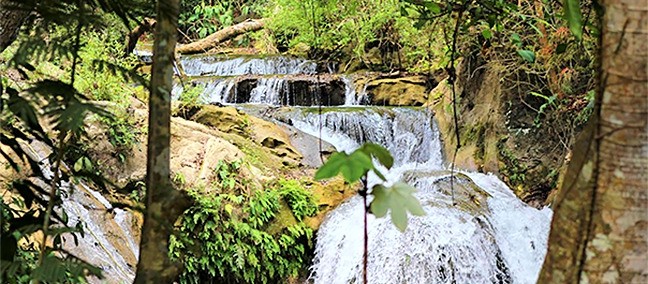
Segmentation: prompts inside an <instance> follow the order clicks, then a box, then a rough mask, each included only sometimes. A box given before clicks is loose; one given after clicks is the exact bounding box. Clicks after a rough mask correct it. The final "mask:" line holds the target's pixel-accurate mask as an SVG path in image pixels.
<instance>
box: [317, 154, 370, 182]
mask: <svg viewBox="0 0 648 284" xmlns="http://www.w3.org/2000/svg"><path fill="white" fill-rule="evenodd" d="M370 169H373V164H372V163H371V158H369V156H368V155H367V154H365V153H364V152H362V151H359V150H356V151H354V152H353V153H351V155H347V154H346V153H344V152H337V153H335V154H333V155H331V157H330V158H329V159H328V160H327V161H326V163H324V165H322V166H321V167H320V168H319V170H317V172H316V173H315V179H316V180H322V179H326V178H331V177H334V176H336V175H337V174H338V173H342V176H343V177H344V180H346V181H347V182H349V183H352V182H356V181H358V180H360V177H362V176H363V175H364V174H366V173H367V172H368V171H369V170H370Z"/></svg>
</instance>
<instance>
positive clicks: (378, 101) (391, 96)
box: [367, 76, 428, 106]
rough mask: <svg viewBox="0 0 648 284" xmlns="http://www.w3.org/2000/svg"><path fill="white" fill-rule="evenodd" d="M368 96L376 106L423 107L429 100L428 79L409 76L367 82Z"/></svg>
mask: <svg viewBox="0 0 648 284" xmlns="http://www.w3.org/2000/svg"><path fill="white" fill-rule="evenodd" d="M367 95H369V97H370V98H371V102H372V104H374V105H388V106H421V105H423V104H424V103H425V102H427V99H428V88H427V86H426V78H425V77H423V76H408V77H399V78H384V79H376V80H371V81H369V82H367Z"/></svg>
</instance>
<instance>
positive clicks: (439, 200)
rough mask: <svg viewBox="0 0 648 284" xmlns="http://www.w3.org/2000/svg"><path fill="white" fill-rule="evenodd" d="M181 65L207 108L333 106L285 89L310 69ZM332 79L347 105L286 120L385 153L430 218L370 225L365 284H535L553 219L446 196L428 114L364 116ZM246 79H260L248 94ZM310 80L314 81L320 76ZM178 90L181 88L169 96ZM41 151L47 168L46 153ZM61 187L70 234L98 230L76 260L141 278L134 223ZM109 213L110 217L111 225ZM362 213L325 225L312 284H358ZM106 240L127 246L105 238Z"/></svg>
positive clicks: (499, 186) (495, 197)
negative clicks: (78, 227) (79, 227)
mask: <svg viewBox="0 0 648 284" xmlns="http://www.w3.org/2000/svg"><path fill="white" fill-rule="evenodd" d="M181 63H182V67H183V69H184V72H186V74H188V75H190V76H191V77H190V78H189V80H190V81H191V83H192V84H201V85H203V86H204V90H203V91H202V97H203V100H205V101H206V102H207V103H225V104H237V103H254V104H268V105H273V106H285V105H300V104H302V105H304V104H305V105H307V106H310V105H315V104H316V103H317V102H324V101H326V100H325V98H324V97H323V96H322V94H319V96H322V97H319V98H318V99H317V100H315V99H313V98H312V97H313V96H315V94H314V93H313V92H312V90H311V89H309V87H308V85H304V84H302V85H300V84H301V83H297V84H296V83H291V82H293V81H290V80H294V78H296V77H294V76H297V77H299V80H302V79H304V78H302V77H305V79H304V80H310V81H309V82H312V80H314V77H313V76H314V74H315V72H317V70H318V66H317V64H315V63H313V62H310V61H307V60H302V59H290V58H285V57H270V58H264V59H260V58H248V57H240V58H225V59H223V58H216V57H191V58H184V59H183V60H182V61H181ZM331 71H333V70H329V72H331ZM328 75H329V76H332V77H331V78H333V79H330V78H329V79H328V80H329V81H327V84H334V81H335V80H339V81H341V82H342V83H340V84H341V85H342V86H343V87H344V90H343V91H342V92H341V94H342V98H337V97H333V96H332V95H330V94H324V95H328V96H329V97H328V101H327V102H329V104H331V105H345V106H344V107H330V108H327V109H326V110H325V111H324V112H323V113H322V115H321V116H320V115H318V113H319V111H314V110H313V108H308V107H295V108H292V111H291V112H288V113H287V114H286V117H285V118H284V119H286V120H288V121H289V122H290V123H291V124H292V125H293V126H294V127H296V128H297V129H300V130H301V131H303V132H305V133H307V134H311V135H313V136H320V135H321V138H322V139H323V140H325V141H327V142H328V143H330V144H332V145H334V146H335V147H336V148H337V149H338V150H339V151H352V150H354V149H355V148H356V147H358V146H359V145H361V144H362V143H364V142H375V143H379V144H381V145H383V146H385V147H386V148H387V149H389V150H390V152H391V153H392V154H393V155H394V157H395V166H394V167H393V168H392V169H391V170H390V171H389V174H388V175H387V177H388V179H389V181H390V182H395V181H405V182H407V183H409V184H411V185H413V186H415V187H416V188H417V189H418V193H417V194H416V197H417V198H418V199H419V200H420V201H421V203H422V205H423V206H424V210H425V211H426V213H427V215H426V216H423V217H411V216H410V220H409V225H408V228H407V230H406V231H405V232H404V233H401V232H400V231H398V230H397V229H396V228H395V226H393V225H392V224H391V223H390V221H389V219H388V218H381V219H376V218H374V217H373V216H369V251H370V254H369V260H368V275H369V283H371V284H378V283H416V284H418V283H520V284H526V283H535V280H536V279H537V276H538V273H539V270H540V267H541V266H542V261H543V259H544V254H545V251H546V242H547V236H548V232H549V226H550V220H551V215H552V212H551V211H550V210H549V209H543V210H536V209H534V208H531V207H529V206H527V205H526V204H524V203H523V202H521V201H520V200H519V199H518V198H517V197H516V196H515V195H514V194H513V193H512V191H511V190H510V189H509V188H507V187H506V185H505V184H504V183H503V182H501V181H500V180H499V179H498V178H497V177H495V176H494V175H490V174H481V173H473V172H461V173H460V174H459V175H457V178H456V179H455V186H454V188H453V189H454V190H451V189H450V186H449V180H450V178H451V175H450V173H449V171H448V170H447V166H446V165H447V164H446V163H445V161H444V157H443V155H442V141H441V138H440V137H439V131H438V129H437V128H436V125H435V122H434V118H433V115H432V113H431V112H430V111H428V110H426V109H423V108H418V109H417V108H406V107H398V108H397V107H393V108H388V107H374V106H364V105H363V104H366V103H367V99H366V90H364V89H365V87H363V86H356V84H355V83H354V78H353V76H350V75H338V74H328ZM246 76H248V77H246ZM250 76H257V77H255V78H254V79H253V83H249V86H248V87H241V84H242V83H241V82H244V81H245V80H248V79H249V78H250ZM290 76H293V77H290ZM291 78H292V79H291ZM315 80H317V82H318V83H319V80H320V78H316V79H315ZM300 82H302V81H300ZM332 82H333V83H332ZM185 83H187V82H185ZM329 89H331V88H329ZM183 91H184V90H183V87H182V85H181V84H176V85H175V87H174V90H173V92H174V96H176V97H177V96H178V95H179V94H180V92H183ZM297 93H300V94H304V93H305V94H307V95H309V96H310V98H303V97H300V96H297V95H295V94H297ZM290 94H292V95H290ZM34 153H35V155H37V156H38V157H39V159H40V160H46V159H45V158H44V157H45V156H46V154H45V153H42V151H34ZM44 168H47V167H46V166H44ZM66 188H67V189H66V192H68V194H67V196H68V197H67V198H66V199H65V200H64V202H63V207H64V209H65V210H67V211H69V212H72V214H74V216H75V219H74V220H71V221H70V222H71V223H70V224H68V225H74V224H76V223H75V222H79V221H82V222H84V223H85V224H87V225H86V226H87V231H89V232H92V233H91V234H87V235H86V237H84V238H82V239H81V241H82V242H83V247H84V250H85V251H78V253H80V254H87V255H88V257H89V258H91V260H92V261H93V263H94V264H95V265H99V266H101V267H102V268H104V269H105V270H106V272H108V273H110V274H111V275H115V276H113V278H114V279H117V280H119V281H126V282H128V281H131V280H132V279H133V276H134V272H133V268H132V267H129V266H128V262H129V261H127V259H126V258H132V257H136V256H137V255H138V254H137V245H136V244H135V243H134V241H133V240H134V238H133V236H132V234H131V232H130V231H129V228H130V224H128V220H129V218H131V217H130V216H129V215H128V213H126V212H123V211H119V209H113V208H112V207H111V206H110V204H109V203H108V202H107V201H106V200H105V199H104V198H103V197H101V196H100V195H98V194H97V193H96V192H94V191H92V190H91V189H89V188H87V187H84V186H72V185H69V186H67V187H66ZM72 189H75V190H72ZM455 203H456V205H455ZM110 210H112V212H114V213H113V214H114V215H113V216H107V215H106V212H107V211H110ZM362 214H363V209H362V204H361V199H360V198H359V197H353V198H351V199H350V200H348V201H347V202H345V203H343V204H342V205H340V206H339V207H338V208H337V209H335V210H333V211H332V212H331V213H330V214H329V215H328V216H327V218H326V220H325V221H324V223H323V224H322V225H321V227H320V229H319V231H318V233H317V240H316V249H315V257H314V263H313V265H312V267H311V269H310V277H309V281H313V282H315V283H322V284H337V283H339V284H348V283H360V282H361V279H362V278H361V274H362V271H361V264H362V242H363V237H362V217H363V216H362ZM110 230H112V231H113V232H115V231H118V232H120V234H121V235H123V236H125V239H124V240H119V241H118V242H117V243H116V242H115V241H110V240H108V238H107V235H108V234H110V232H111V231H110ZM120 230H121V231H120ZM113 240H114V239H113Z"/></svg>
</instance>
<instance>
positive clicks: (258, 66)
mask: <svg viewBox="0 0 648 284" xmlns="http://www.w3.org/2000/svg"><path fill="white" fill-rule="evenodd" d="M180 63H181V64H182V68H183V70H184V72H185V74H187V75H188V76H203V75H210V76H235V75H247V74H256V75H271V74H284V75H285V74H314V73H315V72H316V71H317V63H315V62H313V61H309V60H305V59H301V58H290V57H284V56H271V57H266V58H251V57H236V58H231V59H223V58H216V57H210V56H188V57H183V58H181V59H180Z"/></svg>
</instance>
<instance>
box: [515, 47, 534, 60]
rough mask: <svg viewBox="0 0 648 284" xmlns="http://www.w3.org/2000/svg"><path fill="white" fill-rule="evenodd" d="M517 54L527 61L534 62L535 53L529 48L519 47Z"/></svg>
mask: <svg viewBox="0 0 648 284" xmlns="http://www.w3.org/2000/svg"><path fill="white" fill-rule="evenodd" d="M517 53H518V55H520V57H522V58H523V59H524V60H526V61H528V62H529V63H533V62H535V53H534V52H533V51H531V50H527V49H520V50H518V51H517Z"/></svg>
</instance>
